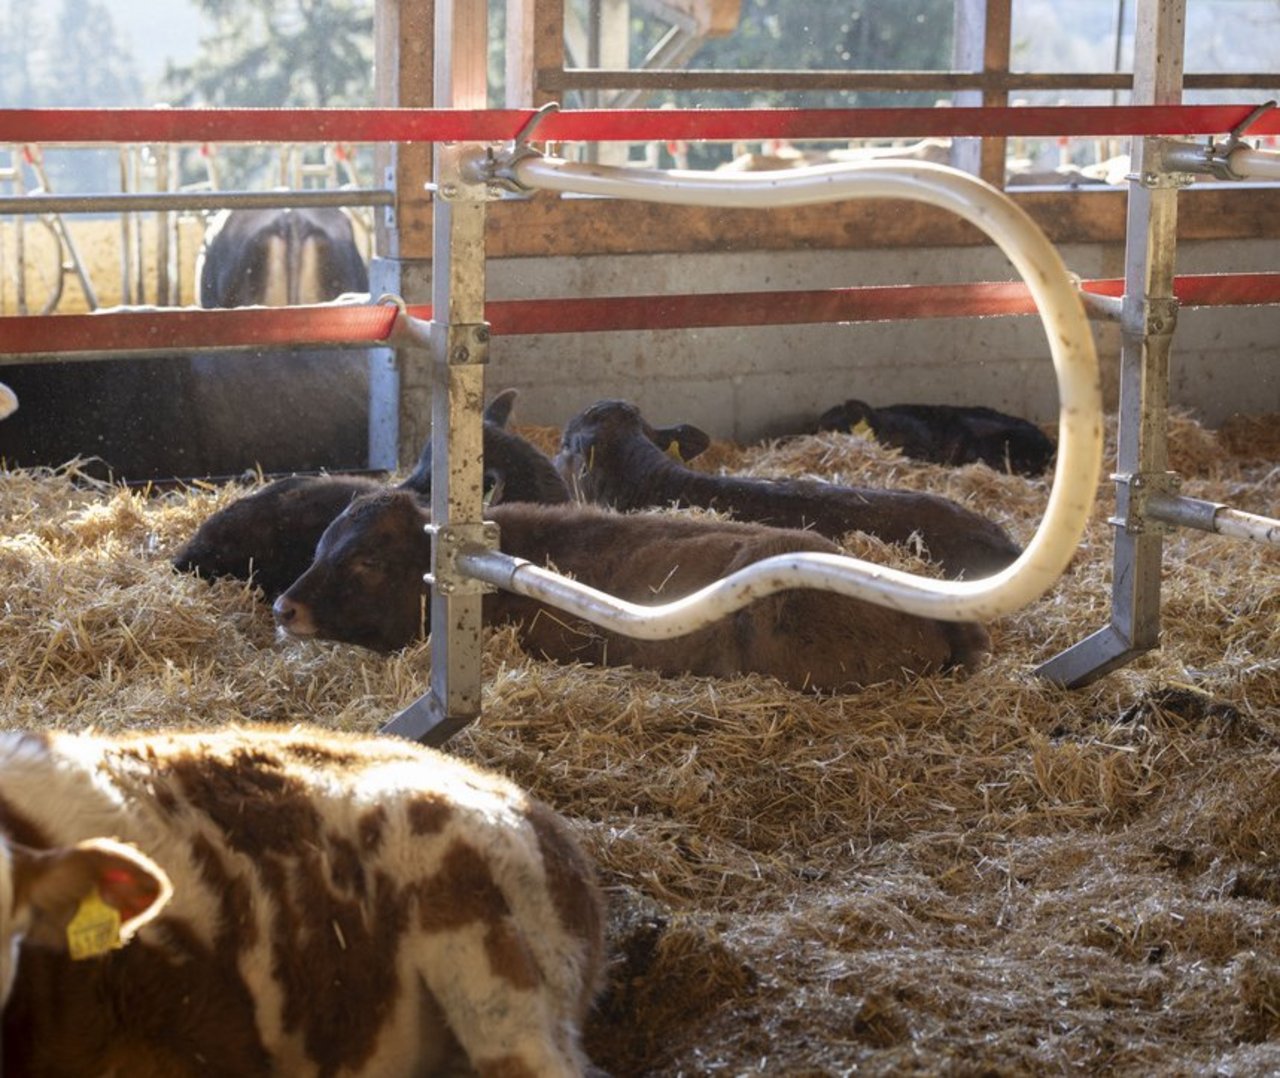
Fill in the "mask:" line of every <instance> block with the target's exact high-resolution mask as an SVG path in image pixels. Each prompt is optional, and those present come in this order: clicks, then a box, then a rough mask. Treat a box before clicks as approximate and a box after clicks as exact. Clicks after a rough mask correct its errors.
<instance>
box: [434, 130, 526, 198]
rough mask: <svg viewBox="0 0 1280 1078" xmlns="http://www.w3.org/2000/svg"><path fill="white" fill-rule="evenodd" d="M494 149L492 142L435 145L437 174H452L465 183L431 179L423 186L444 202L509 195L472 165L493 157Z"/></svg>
mask: <svg viewBox="0 0 1280 1078" xmlns="http://www.w3.org/2000/svg"><path fill="white" fill-rule="evenodd" d="M494 149H495V147H494V146H493V145H487V144H483V143H467V144H463V143H456V142H445V143H441V144H440V145H438V146H437V147H436V154H437V155H438V156H437V160H436V175H437V176H440V175H449V174H452V175H454V176H457V177H458V178H459V179H461V181H462V182H461V183H457V182H454V181H452V180H445V182H443V183H438V182H436V181H435V180H428V181H427V182H426V183H424V184H423V185H422V188H423V190H424V191H430V192H431V194H432V195H434V196H435V197H436V198H438V199H440V201H441V202H496V201H498V200H499V199H503V198H506V197H508V195H507V192H506V191H505V190H503V189H502V187H501V186H500V185H499V184H496V183H494V182H493V181H491V180H490V179H489V178H488V177H487V176H486V175H485V174H484V173H483V171H479V170H477V169H476V168H475V167H474V164H473V163H474V162H475V161H476V160H477V159H486V158H489V157H492V156H493V154H494Z"/></svg>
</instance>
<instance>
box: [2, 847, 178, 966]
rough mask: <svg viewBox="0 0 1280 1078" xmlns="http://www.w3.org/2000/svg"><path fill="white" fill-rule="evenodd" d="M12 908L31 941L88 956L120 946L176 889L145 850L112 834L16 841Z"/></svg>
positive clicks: (162, 906)
mask: <svg viewBox="0 0 1280 1078" xmlns="http://www.w3.org/2000/svg"><path fill="white" fill-rule="evenodd" d="M13 857H14V899H15V901H14V907H15V909H14V914H15V919H17V920H23V919H26V920H27V923H28V926H29V927H28V928H27V931H26V933H25V936H24V938H25V939H26V940H28V941H30V942H32V943H36V944H39V945H41V946H45V947H51V948H56V949H65V950H70V951H71V952H72V957H90V956H92V955H93V954H102V953H104V952H106V951H108V950H112V949H114V948H116V947H120V946H122V945H123V944H124V943H125V942H127V941H128V939H129V938H130V937H131V936H132V935H133V933H134V932H136V931H137V930H138V929H139V928H141V927H142V926H143V925H144V924H146V923H147V922H148V921H150V920H151V919H152V918H153V917H155V916H156V914H158V913H159V912H160V910H161V909H163V908H164V905H165V903H166V902H168V901H169V899H170V897H172V895H173V887H172V885H171V884H170V883H169V877H168V876H167V875H165V872H164V870H163V869H162V868H160V866H159V865H157V864H156V863H155V862H154V861H152V860H151V858H149V857H147V856H146V855H145V854H143V853H141V852H140V851H138V850H136V849H134V848H133V847H132V846H126V845H124V844H123V843H120V842H113V841H112V840H110V839H90V840H89V841H87V842H81V843H79V844H77V845H75V846H63V847H60V848H58V849H53V850H30V849H25V848H23V847H17V846H15V847H14V848H13Z"/></svg>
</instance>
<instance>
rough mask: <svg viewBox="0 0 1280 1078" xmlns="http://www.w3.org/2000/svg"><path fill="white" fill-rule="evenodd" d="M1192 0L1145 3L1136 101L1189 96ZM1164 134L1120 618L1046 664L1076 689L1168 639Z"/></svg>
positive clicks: (1171, 101)
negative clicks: (1163, 589) (1153, 510)
mask: <svg viewBox="0 0 1280 1078" xmlns="http://www.w3.org/2000/svg"><path fill="white" fill-rule="evenodd" d="M1185 14H1186V0H1139V3H1138V10H1137V37H1136V45H1135V50H1134V87H1133V103H1134V104H1135V105H1176V104H1179V103H1180V102H1181V98H1182V65H1183V48H1184V37H1185ZM1162 153H1163V146H1162V143H1161V141H1160V140H1159V139H1155V138H1137V139H1134V143H1133V152H1132V167H1133V172H1132V175H1131V176H1130V180H1129V210H1128V220H1127V223H1126V255H1125V294H1124V301H1123V306H1122V330H1123V345H1122V348H1121V353H1120V411H1119V431H1118V440H1117V450H1116V472H1115V475H1114V477H1113V478H1114V479H1115V482H1116V515H1115V516H1114V517H1113V518H1112V522H1113V523H1114V524H1115V526H1116V542H1115V554H1114V562H1113V564H1114V568H1113V576H1112V585H1111V587H1112V597H1111V624H1110V625H1108V626H1107V627H1106V628H1104V629H1100V630H1099V631H1098V632H1096V633H1094V634H1093V635H1091V636H1089V637H1087V638H1086V639H1085V640H1082V641H1081V642H1080V643H1078V644H1076V645H1075V646H1074V647H1071V648H1068V649H1067V650H1066V651H1064V652H1062V653H1061V654H1059V655H1056V656H1054V657H1053V658H1052V659H1050V660H1049V661H1048V662H1046V663H1044V664H1043V665H1042V666H1040V668H1039V670H1038V673H1039V674H1040V675H1041V676H1042V677H1045V678H1048V679H1049V680H1051V681H1057V682H1060V683H1061V684H1063V685H1066V686H1068V687H1071V688H1074V687H1077V686H1080V685H1087V684H1088V683H1089V682H1091V681H1094V680H1096V679H1097V678H1100V677H1102V676H1103V675H1104V674H1107V673H1109V672H1110V671H1112V670H1114V669H1116V668H1117V667H1119V666H1122V665H1124V664H1125V663H1126V662H1128V661H1129V660H1130V659H1132V658H1134V657H1135V656H1137V655H1141V654H1142V653H1143V652H1145V651H1150V650H1151V649H1152V648H1154V647H1156V646H1157V645H1158V644H1159V642H1160V561H1161V556H1162V552H1163V541H1164V531H1165V530H1166V527H1165V525H1164V524H1162V523H1160V522H1159V521H1156V520H1154V519H1151V518H1149V517H1148V516H1147V515H1146V512H1145V506H1146V501H1147V499H1148V498H1149V497H1151V496H1154V495H1165V494H1169V493H1171V492H1172V491H1173V490H1174V489H1175V488H1176V484H1177V477H1176V476H1174V475H1173V474H1172V473H1170V472H1169V471H1168V470H1167V468H1168V447H1167V430H1168V404H1169V350H1170V345H1171V344H1172V340H1173V330H1174V326H1175V324H1176V321H1177V301H1176V300H1175V299H1174V295H1173V276H1174V255H1175V250H1176V245H1177V224H1178V189H1179V187H1181V186H1182V185H1183V183H1184V182H1185V180H1184V178H1183V177H1181V176H1178V175H1176V174H1173V173H1170V172H1169V171H1168V170H1166V169H1165V168H1164V162H1163V160H1162Z"/></svg>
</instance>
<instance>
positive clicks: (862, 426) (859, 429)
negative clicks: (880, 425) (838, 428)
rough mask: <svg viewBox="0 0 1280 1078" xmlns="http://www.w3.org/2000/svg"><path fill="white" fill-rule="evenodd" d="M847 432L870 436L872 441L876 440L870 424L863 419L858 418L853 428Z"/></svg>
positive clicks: (865, 436)
mask: <svg viewBox="0 0 1280 1078" xmlns="http://www.w3.org/2000/svg"><path fill="white" fill-rule="evenodd" d="M849 433H850V434H860V435H862V437H864V438H870V439H871V440H872V441H873V442H874V441H875V440H876V432H875V431H873V430H872V429H871V424H870V423H868V422H867V421H866V420H865V419H859V420H858V422H857V423H855V424H854V426H853V429H852V430H851V431H849Z"/></svg>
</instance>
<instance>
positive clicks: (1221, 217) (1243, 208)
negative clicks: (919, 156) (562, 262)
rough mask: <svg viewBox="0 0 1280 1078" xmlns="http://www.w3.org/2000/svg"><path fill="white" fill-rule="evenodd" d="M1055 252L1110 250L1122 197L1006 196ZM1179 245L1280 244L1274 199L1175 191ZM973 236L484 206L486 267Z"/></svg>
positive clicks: (893, 217)
mask: <svg viewBox="0 0 1280 1078" xmlns="http://www.w3.org/2000/svg"><path fill="white" fill-rule="evenodd" d="M1013 198H1014V201H1015V202H1017V203H1018V204H1019V205H1020V206H1021V207H1022V208H1023V209H1025V210H1026V211H1027V212H1028V213H1029V214H1030V215H1031V217H1032V218H1033V219H1034V220H1035V221H1036V222H1037V223H1038V224H1039V225H1040V227H1041V228H1043V229H1044V230H1045V232H1046V233H1047V234H1048V236H1049V238H1050V239H1051V240H1052V241H1053V242H1054V243H1057V244H1067V243H1102V244H1120V243H1122V242H1123V241H1124V234H1125V206H1126V202H1127V198H1128V195H1127V192H1125V191H1123V190H1109V189H1108V190H1081V191H1028V192H1020V193H1018V194H1016V195H1014V196H1013ZM1181 208H1182V213H1181V215H1180V218H1179V229H1178V232H1179V237H1180V238H1181V239H1184V240H1206V239H1244V238H1255V239H1256V238H1258V237H1264V236H1280V192H1278V191H1276V190H1269V189H1266V188H1243V189H1242V188H1226V187H1212V188H1205V189H1202V190H1196V189H1195V188H1194V187H1193V188H1192V189H1191V190H1189V191H1184V192H1183V194H1182V202H1181ZM986 242H987V241H986V239H985V238H984V237H983V236H982V235H981V233H979V232H978V231H977V230H976V229H974V228H971V227H970V226H968V225H966V224H964V223H963V222H962V221H960V220H959V219H958V218H956V217H954V216H953V215H951V214H947V213H945V212H943V211H942V210H937V209H933V208H931V207H929V206H924V205H917V204H913V203H907V202H893V203H885V202H869V201H850V202H845V203H832V204H828V205H822V206H803V207H795V208H791V209H780V210H771V211H759V210H754V211H753V210H717V209H705V208H700V207H688V206H660V205H654V204H649V203H640V202H622V201H617V200H613V199H561V198H558V197H555V196H553V195H549V194H540V195H537V196H535V197H534V198H533V199H531V200H529V201H527V202H504V203H498V204H496V205H494V206H493V207H491V209H490V214H489V228H488V251H489V254H490V256H491V257H494V258H530V257H536V256H539V255H548V256H554V255H561V256H572V255H578V256H583V255H620V254H668V253H669V254H690V253H714V252H724V251H755V250H760V251H770V250H777V251H790V250H805V249H812V250H845V249H849V250H854V249H857V250H861V249H876V248H912V247H946V246H953V245H954V246H972V245H975V244H981V243H986Z"/></svg>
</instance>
